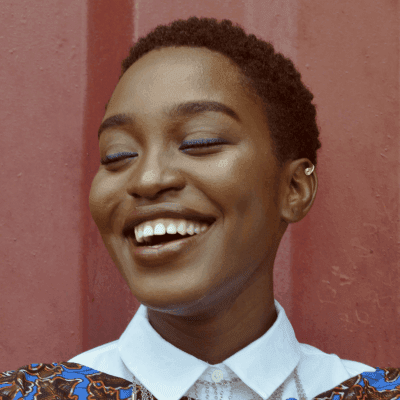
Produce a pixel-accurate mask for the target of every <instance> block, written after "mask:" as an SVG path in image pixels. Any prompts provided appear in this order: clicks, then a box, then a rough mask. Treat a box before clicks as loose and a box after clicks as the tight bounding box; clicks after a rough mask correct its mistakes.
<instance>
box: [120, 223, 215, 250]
mask: <svg viewBox="0 0 400 400" xmlns="http://www.w3.org/2000/svg"><path fill="white" fill-rule="evenodd" d="M211 225H213V223H212V224H210V225H209V226H208V227H207V229H206V230H205V231H204V232H199V233H194V234H193V235H191V234H189V233H186V234H185V235H181V234H180V233H175V234H170V233H165V234H164V235H152V236H148V237H145V238H144V240H143V242H138V241H137V240H136V236H135V232H134V230H132V231H130V232H128V234H127V236H128V237H129V238H130V239H131V241H132V243H133V244H134V246H136V247H154V246H157V247H161V246H163V245H165V244H169V243H172V242H176V241H180V240H184V239H189V238H192V237H194V236H202V235H204V234H205V233H207V232H208V230H209V229H210V227H211Z"/></svg>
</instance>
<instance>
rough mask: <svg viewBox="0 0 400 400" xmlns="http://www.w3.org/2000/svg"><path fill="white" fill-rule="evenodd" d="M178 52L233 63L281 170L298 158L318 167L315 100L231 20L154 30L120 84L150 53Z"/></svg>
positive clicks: (265, 45) (275, 56) (138, 46)
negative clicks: (263, 119) (188, 50)
mask: <svg viewBox="0 0 400 400" xmlns="http://www.w3.org/2000/svg"><path fill="white" fill-rule="evenodd" d="M177 46H189V47H206V48H208V49H210V50H214V51H217V52H219V53H221V54H224V55H225V56H227V57H228V58H229V59H230V60H231V62H232V61H233V64H235V65H236V66H238V67H239V69H240V71H241V81H242V83H243V87H244V88H245V89H248V93H252V94H256V95H258V97H259V98H261V100H262V104H263V105H264V110H263V111H264V112H265V113H266V114H265V115H266V116H267V121H268V127H269V130H270V132H271V140H272V143H273V153H274V155H275V157H276V160H277V161H278V164H279V166H280V167H281V168H282V166H283V165H284V164H285V163H286V162H287V161H291V160H296V159H299V158H308V159H309V160H310V161H311V162H312V163H313V164H314V165H315V166H317V150H318V149H319V148H320V147H321V142H320V141H319V139H318V136H319V130H318V127H317V123H316V108H315V105H313V104H312V103H311V101H312V100H313V98H314V96H313V94H312V93H311V92H310V91H309V90H308V89H307V88H306V86H305V85H304V84H303V83H302V81H301V75H300V73H299V72H298V71H297V70H296V68H295V66H294V64H293V62H292V61H291V60H290V59H288V58H286V57H284V56H283V55H282V54H280V53H276V52H275V50H274V47H273V45H272V44H271V43H269V42H265V41H263V40H261V39H258V38H257V37H256V36H255V35H253V34H250V35H247V34H246V33H245V31H244V30H243V28H242V27H241V26H240V25H238V24H236V25H235V26H234V25H233V24H232V22H231V21H230V20H222V21H221V22H218V21H217V20H216V19H214V18H200V19H199V18H197V17H190V18H189V19H187V20H182V19H180V20H176V21H174V22H172V23H170V24H169V25H159V26H157V27H156V28H155V29H154V30H153V31H151V32H150V33H149V34H148V35H147V36H145V37H142V38H140V39H139V40H138V41H137V43H135V44H134V45H133V46H132V47H131V49H130V51H129V56H128V57H127V58H126V59H125V60H123V61H122V71H121V76H120V77H119V79H121V77H122V75H123V74H124V73H125V72H126V71H127V69H128V68H129V67H130V66H131V65H132V64H133V63H134V62H135V61H137V60H138V59H139V58H140V57H142V56H143V55H145V54H146V53H148V52H149V51H151V50H154V49H159V48H162V47H177ZM106 107H107V106H106Z"/></svg>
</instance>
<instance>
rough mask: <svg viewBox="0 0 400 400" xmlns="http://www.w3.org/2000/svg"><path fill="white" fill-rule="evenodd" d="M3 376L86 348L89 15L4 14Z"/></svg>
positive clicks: (81, 8)
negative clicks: (83, 194) (83, 273)
mask: <svg viewBox="0 0 400 400" xmlns="http://www.w3.org/2000/svg"><path fill="white" fill-rule="evenodd" d="M0 10H1V11H0V48H1V61H0V63H1V68H0V88H1V96H0V149H1V158H0V186H1V190H0V276H1V279H0V370H1V371H4V370H10V369H11V368H16V367H17V368H18V367H21V366H23V365H26V364H29V363H34V362H53V361H54V360H56V359H65V358H67V357H68V356H69V355H70V354H71V353H72V352H76V351H79V350H80V348H81V347H82V335H81V332H82V318H81V315H80V306H81V303H82V288H81V286H80V281H79V275H80V270H81V268H82V266H81V263H80V256H81V253H82V235H81V231H82V228H81V218H82V214H81V211H80V207H79V201H80V199H79V193H80V191H81V185H82V168H81V164H82V158H83V141H82V137H83V130H82V127H83V115H84V112H83V111H84V109H83V108H84V97H85V86H86V40H85V31H86V5H85V2H82V1H80V0H71V1H68V2H63V1H54V0H41V1H40V2H29V1H26V0H25V1H21V0H19V1H14V0H3V1H2V2H1V8H0Z"/></svg>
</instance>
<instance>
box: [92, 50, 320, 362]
mask: <svg viewBox="0 0 400 400" xmlns="http://www.w3.org/2000/svg"><path fill="white" fill-rule="evenodd" d="M199 100H207V101H210V100H212V101H218V102H220V103H223V104H225V105H227V106H229V107H230V108H231V109H233V110H234V111H235V112H236V113H237V115H238V116H239V118H240V121H237V120H235V119H234V118H232V117H230V116H228V115H225V114H223V113H220V112H206V113H202V114H199V115H194V116H190V117H171V116H168V115H167V113H165V112H164V111H168V110H169V109H171V107H172V106H173V105H175V104H177V103H184V102H187V101H199ZM118 113H129V114H130V115H132V116H134V117H135V121H136V123H135V124H134V125H130V124H129V125H126V126H123V127H114V128H109V129H107V130H106V131H104V132H103V133H102V134H101V136H100V138H99V147H100V156H101V157H104V156H105V155H110V154H115V153H117V152H121V151H127V152H135V153H137V154H138V156H137V157H136V158H133V157H131V158H127V159H125V160H121V161H118V162H116V163H114V164H112V167H111V166H104V165H101V166H100V168H99V170H98V172H97V174H96V176H95V178H94V180H93V183H92V187H91V192H90V210H91V214H92V217H93V219H94V221H95V222H96V224H97V226H98V228H99V231H100V234H101V236H102V238H103V241H104V244H105V246H106V248H107V250H108V252H109V253H110V255H111V257H112V259H113V261H114V263H115V264H116V266H117V267H118V269H119V271H120V272H121V274H122V276H123V277H124V279H125V281H126V282H127V284H128V285H129V287H130V289H131V291H132V293H133V295H134V296H135V297H136V298H137V300H138V301H139V302H141V303H142V304H144V305H146V306H147V307H148V312H149V321H150V323H151V325H152V326H153V328H154V329H155V330H156V331H157V332H158V333H159V334H160V335H161V336H162V337H163V338H164V339H165V340H167V341H168V342H170V343H171V344H173V345H174V346H176V347H177V348H179V349H181V350H183V351H185V352H186V353H189V354H191V355H193V356H195V357H197V358H199V359H201V360H203V361H206V362H208V363H210V364H218V363H220V362H222V361H224V360H225V359H226V358H228V357H230V356H231V355H233V354H235V353H236V352H238V351H239V350H241V349H243V348H244V347H246V346H247V345H249V344H250V343H251V342H253V341H254V340H256V339H258V338H259V337H261V336H262V335H263V334H264V333H265V332H266V331H267V330H268V329H269V328H270V327H271V326H272V325H273V323H274V322H275V320H276V318H277V313H276V309H275V305H274V294H273V265H274V260H275V257H276V253H277V250H278V246H279V243H280V241H281V239H282V236H283V234H284V233H285V231H286V228H287V226H288V224H289V223H295V222H298V221H300V220H301V219H302V218H304V216H305V215H306V214H307V213H308V211H309V210H310V208H311V206H312V204H313V202H314V199H315V196H316V192H317V185H318V181H317V175H316V172H315V171H314V172H313V174H311V175H310V176H307V175H305V172H304V170H305V168H308V167H311V166H312V164H311V162H310V161H309V160H308V159H307V158H302V159H298V160H293V161H290V162H287V163H286V164H285V165H284V166H283V168H279V166H278V164H277V161H276V159H275V157H274V155H273V153H272V143H271V139H270V134H269V129H268V125H267V120H266V117H265V115H264V114H263V111H262V106H261V100H260V99H259V98H257V97H256V96H254V95H251V94H250V93H249V91H248V90H245V88H244V87H243V85H242V84H241V80H240V74H239V70H238V69H237V67H236V66H234V65H233V64H232V63H231V62H230V61H229V59H228V58H227V57H225V56H224V55H221V54H219V53H217V52H213V51H211V50H208V49H206V48H188V47H177V48H171V47H169V48H163V49H159V50H153V51H151V52H149V53H147V54H146V55H144V56H143V57H142V58H140V59H139V60H138V61H136V62H135V63H134V64H133V65H132V66H131V67H130V68H129V69H128V71H127V72H126V73H125V74H124V76H123V77H122V78H121V80H120V81H119V83H118V85H117V87H116V89H115V91H114V93H113V95H112V97H111V99H110V102H109V104H108V107H107V110H106V113H105V115H104V118H103V121H104V120H105V119H107V118H108V117H110V116H112V115H115V114H118ZM218 137H223V138H224V139H226V140H227V141H228V144H224V145H221V146H218V147H216V148H214V149H211V148H208V149H202V150H191V151H189V152H186V153H185V152H183V151H182V150H180V149H179V146H180V145H181V143H182V141H183V140H192V139H204V138H218ZM165 202H172V203H179V204H182V205H184V206H188V207H191V208H194V209H196V210H198V211H200V212H202V213H205V214H208V215H209V214H211V215H213V216H215V218H216V222H215V223H214V224H217V225H215V229H214V230H213V233H212V234H211V233H210V235H209V236H210V237H209V238H208V239H207V241H206V242H205V244H204V245H202V246H201V247H202V248H197V249H194V250H191V251H190V254H189V255H188V256H187V257H185V256H178V257H176V259H175V260H174V261H173V262H169V263H167V264H165V265H162V266H157V267H151V268H149V267H146V265H137V263H135V262H134V261H133V257H132V251H133V250H132V248H131V245H130V244H129V242H128V240H127V238H126V236H124V234H123V227H124V223H125V221H126V219H127V216H128V215H129V213H131V212H132V211H133V210H134V209H135V207H139V206H144V205H146V206H147V205H151V204H160V203H165Z"/></svg>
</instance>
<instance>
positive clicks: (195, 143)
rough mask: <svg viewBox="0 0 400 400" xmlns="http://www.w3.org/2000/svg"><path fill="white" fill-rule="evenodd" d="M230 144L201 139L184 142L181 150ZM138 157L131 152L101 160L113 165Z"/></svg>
mask: <svg viewBox="0 0 400 400" xmlns="http://www.w3.org/2000/svg"><path fill="white" fill-rule="evenodd" d="M227 143H228V142H227V141H226V140H224V139H219V138H214V139H200V140H191V141H188V142H184V144H183V145H182V146H181V148H180V149H181V150H182V151H185V150H187V149H191V148H203V147H210V146H216V145H219V144H227ZM132 156H137V153H129V152H121V153H116V154H111V155H109V156H105V157H104V158H102V159H101V160H100V163H101V164H102V165H107V164H111V163H114V162H117V161H120V160H122V159H124V158H127V157H132Z"/></svg>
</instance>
